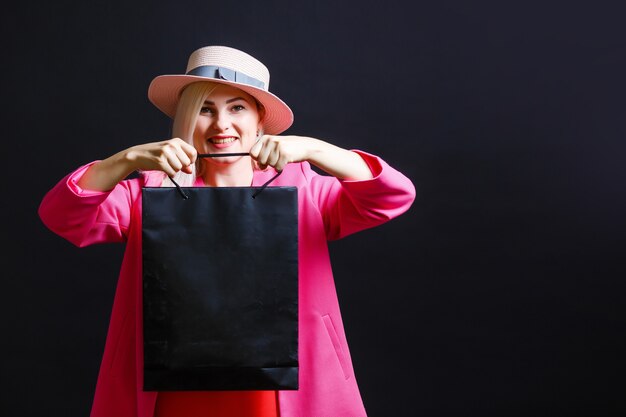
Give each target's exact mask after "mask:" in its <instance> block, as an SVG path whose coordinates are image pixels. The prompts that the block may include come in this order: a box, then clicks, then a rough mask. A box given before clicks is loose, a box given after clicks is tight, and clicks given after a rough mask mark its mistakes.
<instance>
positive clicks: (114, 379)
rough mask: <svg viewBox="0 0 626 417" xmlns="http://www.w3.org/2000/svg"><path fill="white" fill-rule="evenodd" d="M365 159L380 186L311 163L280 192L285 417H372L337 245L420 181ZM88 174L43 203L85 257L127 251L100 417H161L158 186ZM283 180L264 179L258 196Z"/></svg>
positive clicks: (52, 223)
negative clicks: (342, 296) (291, 262)
mask: <svg viewBox="0 0 626 417" xmlns="http://www.w3.org/2000/svg"><path fill="white" fill-rule="evenodd" d="M356 152H358V153H359V154H360V155H361V156H362V157H363V158H364V159H365V161H366V162H367V163H368V164H369V166H370V168H371V170H372V173H373V174H374V176H375V177H374V179H372V180H367V181H340V180H337V179H336V178H334V177H330V176H325V175H318V174H317V173H316V172H315V171H313V170H312V169H311V167H310V165H309V164H308V163H297V164H289V165H288V166H287V167H286V168H285V169H284V171H283V173H282V174H281V175H280V176H279V177H278V178H277V179H276V180H275V181H274V182H272V184H271V185H270V186H272V185H275V186H280V185H290V186H294V185H295V186H297V188H298V205H299V214H298V216H299V226H298V233H299V239H298V241H299V255H298V256H299V298H300V299H299V329H300V330H299V341H298V346H299V347H298V349H299V366H300V369H299V380H300V388H299V390H297V391H280V392H279V407H280V415H281V416H282V417H339V416H341V417H362V416H366V413H365V409H364V406H363V401H362V399H361V395H360V393H359V389H358V386H357V383H356V380H355V375H354V371H353V367H352V362H351V359H350V351H349V350H348V344H347V341H346V336H345V333H344V327H343V323H342V319H341V314H340V310H339V303H338V300H337V294H336V290H335V284H334V279H333V274H332V270H331V264H330V258H329V253H328V244H327V241H328V240H333V239H339V238H342V237H344V236H346V235H349V234H351V233H355V232H357V231H360V230H363V229H367V228H370V227H373V226H377V225H379V224H382V223H384V222H386V221H388V220H390V219H392V218H394V217H397V216H399V215H400V214H402V213H404V212H405V211H406V210H408V209H409V207H410V206H411V204H412V203H413V201H414V199H415V188H414V186H413V184H412V183H411V181H410V180H409V179H408V178H407V177H405V176H404V175H402V174H401V173H400V172H398V171H397V170H395V169H393V168H391V167H390V166H389V165H388V164H387V163H385V162H384V161H383V160H382V159H380V158H378V157H376V156H373V155H370V154H367V153H365V152H361V151H356ZM88 166H89V165H85V166H83V167H81V168H79V169H77V170H76V171H74V172H73V173H71V174H69V175H68V176H66V177H65V178H64V179H63V180H61V181H60V182H59V183H58V184H57V185H56V186H55V187H53V188H52V189H51V190H50V191H49V192H48V193H47V194H46V195H45V197H44V198H43V201H42V203H41V205H40V208H39V215H40V217H41V219H42V221H43V222H44V224H45V225H46V226H47V227H48V228H50V229H51V230H52V231H53V232H55V233H57V234H58V235H60V236H62V237H63V238H65V239H67V240H68V241H70V242H72V243H73V244H75V245H77V246H79V247H83V246H87V245H91V244H95V243H105V242H107V243H108V242H120V243H126V250H125V254H124V259H123V261H122V266H121V271H120V276H119V281H118V284H117V289H116V293H115V299H114V302H113V310H112V314H111V322H110V325H109V330H108V335H107V338H106V344H105V348H104V355H103V358H102V363H101V367H100V372H99V375H98V381H97V385H96V391H95V395H94V400H93V406H92V410H91V417H135V416H137V417H152V416H153V414H154V407H155V403H156V399H157V395H158V393H157V392H147V391H143V390H142V385H143V351H142V350H143V342H142V333H143V332H142V304H141V299H142V293H141V289H142V286H141V282H142V271H141V265H142V256H141V198H140V197H141V188H142V186H158V185H159V184H158V182H159V181H158V180H157V178H160V177H159V176H158V175H154V174H155V173H150V172H147V173H144V175H142V176H141V177H140V178H134V179H129V180H124V181H122V182H120V183H119V184H118V185H117V186H116V187H115V188H114V189H113V190H112V191H110V192H94V191H89V190H83V189H81V188H80V187H78V186H77V184H76V182H77V180H78V179H79V178H80V176H81V175H82V174H83V173H84V171H85V169H86V168H87V167H88ZM274 173H275V172H274V171H272V170H269V171H265V172H261V171H255V173H254V179H253V185H254V186H258V185H261V184H263V183H264V182H265V181H266V180H268V179H269V178H270V177H271V176H272V175H273V174H274Z"/></svg>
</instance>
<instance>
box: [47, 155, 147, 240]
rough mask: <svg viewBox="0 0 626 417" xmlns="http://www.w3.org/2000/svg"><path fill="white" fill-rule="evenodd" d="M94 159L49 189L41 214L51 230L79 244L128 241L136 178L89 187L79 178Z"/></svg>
mask: <svg viewBox="0 0 626 417" xmlns="http://www.w3.org/2000/svg"><path fill="white" fill-rule="evenodd" d="M93 163H94V162H92V163H90V164H87V165H84V166H82V167H80V168H78V169H77V170H76V171H74V172H72V173H70V174H68V175H67V176H65V177H64V178H63V179H62V180H61V181H59V182H58V183H57V184H56V185H55V186H54V187H53V188H52V189H51V190H50V191H48V192H47V193H46V195H45V196H44V198H43V199H42V201H41V203H40V205H39V211H38V213H39V217H40V218H41V220H42V221H43V223H44V224H45V225H46V227H48V228H49V229H50V230H51V231H53V232H54V233H56V234H58V235H59V236H61V237H63V238H65V239H66V240H68V241H70V242H71V243H73V244H74V245H76V246H79V247H83V246H88V245H91V244H95V243H113V242H125V241H126V236H127V232H128V228H129V227H130V217H131V208H132V201H133V198H134V197H133V194H136V193H133V190H132V188H138V187H137V185H135V187H132V185H134V184H133V182H136V181H138V180H137V179H135V180H125V181H122V182H120V183H119V184H118V185H117V186H116V187H115V188H114V189H113V190H111V191H108V192H100V191H90V190H85V189H82V188H81V187H79V186H78V184H77V183H78V180H79V179H80V178H81V176H82V175H83V174H84V173H85V171H86V170H87V168H88V167H89V166H90V165H92V164H93Z"/></svg>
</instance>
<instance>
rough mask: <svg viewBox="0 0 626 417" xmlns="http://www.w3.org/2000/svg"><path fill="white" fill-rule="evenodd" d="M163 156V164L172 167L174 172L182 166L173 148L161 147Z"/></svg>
mask: <svg viewBox="0 0 626 417" xmlns="http://www.w3.org/2000/svg"><path fill="white" fill-rule="evenodd" d="M163 156H164V165H165V166H166V167H169V168H170V169H172V170H173V171H174V173H176V172H178V171H180V170H181V168H182V167H183V163H182V162H181V161H180V159H179V158H178V154H177V152H176V150H175V149H172V148H171V147H167V148H165V149H163Z"/></svg>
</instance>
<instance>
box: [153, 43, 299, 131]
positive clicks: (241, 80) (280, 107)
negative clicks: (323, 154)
mask: <svg viewBox="0 0 626 417" xmlns="http://www.w3.org/2000/svg"><path fill="white" fill-rule="evenodd" d="M196 81H212V82H215V83H220V84H228V85H232V86H234V87H237V88H239V89H241V90H243V91H245V92H246V93H248V94H250V95H251V96H253V97H254V98H256V99H257V100H258V101H259V102H260V103H261V104H262V105H263V107H265V118H264V119H263V128H264V131H265V133H268V134H270V135H276V134H279V133H281V132H283V131H285V130H287V128H289V126H291V124H292V123H293V112H292V111H291V109H290V108H289V106H287V104H285V103H284V102H283V101H282V100H281V99H279V98H278V97H277V96H275V95H274V94H272V93H270V92H269V84H270V73H269V70H268V69H267V67H266V66H265V65H263V63H262V62H260V61H259V60H257V59H256V58H254V57H252V56H250V55H248V54H247V53H245V52H242V51H240V50H238V49H234V48H229V47H227V46H205V47H203V48H200V49H197V50H195V51H194V52H192V54H191V55H190V56H189V61H188V63H187V71H185V74H177V75H160V76H158V77H156V78H155V79H153V80H152V82H151V83H150V87H148V98H149V99H150V101H151V102H152V104H154V105H155V106H156V107H157V108H158V109H159V110H161V111H162V112H163V113H165V114H167V115H168V116H169V117H171V118H174V115H175V114H176V106H177V104H178V98H179V97H180V93H181V91H182V90H183V89H184V88H185V87H186V86H188V85H189V84H191V83H193V82H196Z"/></svg>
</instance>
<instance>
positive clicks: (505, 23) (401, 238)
mask: <svg viewBox="0 0 626 417" xmlns="http://www.w3.org/2000/svg"><path fill="white" fill-rule="evenodd" d="M622 3H623V2H618V1H616V2H613V3H608V2H591V1H589V2H584V3H583V2H581V3H575V2H555V1H544V2H533V1H530V2H528V1H526V2H512V1H498V2H497V1H492V2H484V1H480V2H470V1H462V0H450V1H429V2H412V1H408V0H406V1H394V0H388V1H376V2H374V1H361V2H357V1H354V0H350V1H337V2H334V1H307V2H296V1H286V0H285V1H277V0H271V1H263V2H252V1H249V2H246V1H240V2H224V1H220V2H217V1H204V2H200V1H185V2H184V1H180V2H174V1H163V0H159V1H155V2H133V1H128V2H118V1H110V0H108V1H81V2H79V1H74V2H67V1H50V2H44V1H35V2H22V3H19V4H18V3H10V4H8V5H7V6H4V9H3V11H2V15H1V16H2V17H1V19H2V29H1V30H2V38H1V39H2V40H1V42H2V55H3V58H2V86H1V87H2V98H3V107H2V109H3V111H2V127H3V135H2V136H3V140H2V146H3V151H2V165H1V166H2V168H3V178H4V181H3V185H4V187H3V193H2V194H3V197H2V202H3V203H2V218H3V219H4V222H5V225H6V226H5V227H4V228H3V233H2V240H3V247H4V249H3V256H2V259H3V260H4V268H3V273H2V289H3V291H2V299H3V302H2V311H1V313H2V318H3V320H2V329H1V330H2V351H1V357H2V372H1V378H2V385H3V387H4V388H3V389H2V391H0V399H1V405H0V414H2V415H3V416H41V415H46V416H86V415H88V413H89V410H90V407H91V400H92V395H93V390H94V387H95V381H96V376H97V371H98V367H99V365H100V359H101V355H102V350H103V347H104V340H105V336H106V330H107V326H108V320H109V313H110V308H111V304H112V300H113V293H114V289H115V284H116V279H117V273H118V270H119V264H120V261H121V255H122V250H123V247H121V246H114V245H101V246H94V247H88V248H84V249H78V248H75V247H73V246H72V245H71V244H69V243H68V242H66V241H64V240H63V239H61V238H59V237H58V236H56V235H54V234H52V233H51V232H49V231H48V230H47V229H46V228H45V227H44V226H43V224H42V223H41V222H40V220H39V218H38V217H37V207H38V204H39V202H40V201H41V198H42V197H43V195H44V193H45V192H46V191H47V190H48V189H49V188H51V187H52V186H53V185H54V184H55V183H56V182H57V181H58V180H59V179H60V178H61V177H62V176H63V175H65V174H66V173H68V172H69V171H71V170H73V169H74V168H76V167H77V166H79V165H81V164H83V163H86V162H89V161H91V160H93V159H100V158H104V157H106V156H108V155H110V154H112V153H114V152H116V151H118V150H121V149H122V148H125V147H128V146H130V145H133V144H137V143H142V142H148V141H154V140H159V139H164V138H166V137H167V134H168V132H169V120H168V119H167V118H166V117H165V116H164V115H163V114H161V113H160V112H159V111H158V110H157V109H156V108H155V107H154V106H152V105H151V104H150V103H149V101H148V99H147V95H146V92H147V87H148V84H149V82H150V81H151V80H152V78H154V77H155V76H157V75H161V74H166V73H181V72H183V71H184V69H185V66H186V60H187V57H188V55H189V53H191V51H193V50H194V49H196V48H198V47H201V46H205V45H210V44H221V45H227V46H232V47H236V48H239V49H242V50H244V51H246V52H249V53H250V54H252V55H254V56H255V57H257V58H259V59H260V60H261V61H263V62H264V63H265V64H266V65H267V66H268V67H269V68H270V71H271V75H272V78H271V83H270V90H272V91H273V92H275V93H276V94H278V95H279V96H280V97H281V98H282V99H283V100H285V101H286V102H287V103H288V104H290V106H291V107H292V109H293V110H294V113H295V123H294V125H293V127H292V128H290V129H289V130H288V131H287V132H286V133H290V134H302V135H308V136H316V137H320V138H323V139H326V140H328V141H330V142H333V143H335V144H337V145H340V146H343V147H346V148H359V149H363V150H366V151H370V152H373V153H376V154H378V155H380V156H382V157H383V158H384V159H385V160H387V161H388V162H389V163H390V164H392V165H394V166H395V167H397V168H398V169H400V170H401V171H402V172H404V173H405V174H406V175H407V176H409V177H410V178H411V179H412V180H413V181H414V183H415V185H416V187H417V191H418V195H417V199H416V201H415V204H414V205H413V207H412V208H411V209H410V211H409V212H407V213H406V214H404V215H403V216H401V217H400V218H398V219H396V220H394V221H392V222H390V223H387V224H386V225H383V226H381V227H379V228H376V229H371V230H367V231H364V232H361V233H359V234H356V235H353V236H350V237H348V238H346V239H344V240H342V241H338V242H333V243H331V244H330V247H331V254H332V258H333V262H334V269H335V279H336V282H337V289H338V292H339V297H340V303H341V306H342V312H343V318H344V323H345V326H346V331H347V336H348V341H349V343H350V347H351V353H352V358H353V361H354V366H355V371H356V376H357V379H358V382H359V386H360V389H361V393H362V396H363V400H364V402H365V406H366V408H367V410H368V412H369V415H370V416H372V417H384V416H442V417H443V416H446V417H447V416H482V417H484V416H514V415H519V416H522V415H524V416H529V415H532V416H568V417H569V416H594V417H602V416H624V415H626V399H625V398H626V397H625V394H626V374H625V371H626V337H625V332H624V330H625V328H624V325H625V324H626V303H625V302H624V298H625V297H626V292H625V290H626V284H625V283H624V277H626V274H625V272H626V271H625V269H626V268H625V266H626V262H625V259H624V258H625V254H626V252H625V251H626V216H625V213H626V192H625V191H626V190H625V185H626V181H625V180H626V169H625V167H624V165H625V164H624V161H625V159H626V145H625V143H624V139H625V135H626V117H625V116H626V101H625V94H626V81H625V75H626V24H624V17H625V13H624V11H625V10H624V9H625V7H624V6H621V4H622ZM320 417H322V416H320ZM323 417H341V416H323Z"/></svg>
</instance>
